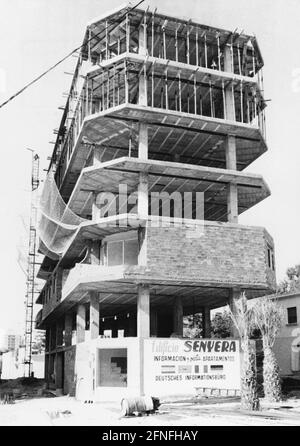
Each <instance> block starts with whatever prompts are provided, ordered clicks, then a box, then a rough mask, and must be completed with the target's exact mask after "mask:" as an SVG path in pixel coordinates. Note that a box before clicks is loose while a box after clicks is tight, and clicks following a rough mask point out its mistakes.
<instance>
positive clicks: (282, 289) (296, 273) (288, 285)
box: [277, 265, 300, 294]
mask: <svg viewBox="0 0 300 446" xmlns="http://www.w3.org/2000/svg"><path fill="white" fill-rule="evenodd" d="M297 291H299V292H300V265H295V266H293V267H291V268H288V269H287V271H286V278H285V279H284V280H283V281H282V282H280V283H279V285H278V289H277V292H278V293H280V294H282V293H296V292H297Z"/></svg>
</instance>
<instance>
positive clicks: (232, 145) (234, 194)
mask: <svg viewBox="0 0 300 446" xmlns="http://www.w3.org/2000/svg"><path fill="white" fill-rule="evenodd" d="M225 156H226V169H230V170H237V161H236V138H235V136H232V135H229V136H227V139H226V145H225ZM227 215H228V221H229V222H230V223H238V215H239V209H238V187H237V184H234V183H229V184H228V187H227Z"/></svg>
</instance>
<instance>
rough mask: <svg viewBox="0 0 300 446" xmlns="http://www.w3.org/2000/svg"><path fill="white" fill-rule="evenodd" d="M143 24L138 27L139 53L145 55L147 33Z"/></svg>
mask: <svg viewBox="0 0 300 446" xmlns="http://www.w3.org/2000/svg"><path fill="white" fill-rule="evenodd" d="M145 31H146V29H145V25H144V24H141V25H140V28H139V54H142V55H144V56H146V54H147V35H146V32H145Z"/></svg>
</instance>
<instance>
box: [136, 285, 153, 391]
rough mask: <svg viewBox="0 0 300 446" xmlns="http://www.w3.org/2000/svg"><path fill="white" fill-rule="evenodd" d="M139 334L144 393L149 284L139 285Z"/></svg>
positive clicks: (140, 366) (148, 328)
mask: <svg viewBox="0 0 300 446" xmlns="http://www.w3.org/2000/svg"><path fill="white" fill-rule="evenodd" d="M137 336H138V338H139V368H140V370H139V372H140V373H139V389H140V395H144V394H145V391H144V376H145V370H144V339H147V338H149V337H150V290H149V286H147V285H138V297H137Z"/></svg>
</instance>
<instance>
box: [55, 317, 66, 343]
mask: <svg viewBox="0 0 300 446" xmlns="http://www.w3.org/2000/svg"><path fill="white" fill-rule="evenodd" d="M63 343H64V321H63V320H62V319H60V320H58V321H57V323H56V347H62V346H63Z"/></svg>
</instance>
